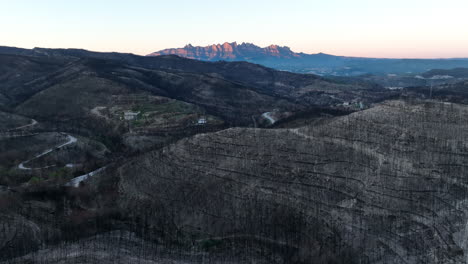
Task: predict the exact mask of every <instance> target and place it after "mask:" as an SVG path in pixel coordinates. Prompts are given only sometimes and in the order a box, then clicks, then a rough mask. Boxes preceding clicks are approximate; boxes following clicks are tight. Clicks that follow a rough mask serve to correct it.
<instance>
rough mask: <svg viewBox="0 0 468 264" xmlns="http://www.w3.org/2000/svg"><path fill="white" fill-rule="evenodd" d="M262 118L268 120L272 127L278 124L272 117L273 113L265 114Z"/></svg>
mask: <svg viewBox="0 0 468 264" xmlns="http://www.w3.org/2000/svg"><path fill="white" fill-rule="evenodd" d="M262 116H263V117H264V118H266V119H268V121H270V123H271V124H272V125H273V124H274V123H275V122H276V120H275V119H274V118H273V117H272V116H271V112H266V113H263V114H262Z"/></svg>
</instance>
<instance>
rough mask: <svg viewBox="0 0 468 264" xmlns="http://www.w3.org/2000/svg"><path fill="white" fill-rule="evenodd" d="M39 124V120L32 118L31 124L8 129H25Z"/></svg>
mask: <svg viewBox="0 0 468 264" xmlns="http://www.w3.org/2000/svg"><path fill="white" fill-rule="evenodd" d="M37 124H38V122H37V121H36V120H35V119H31V123H30V124H27V125H24V126H19V127H15V128H11V129H8V131H13V130H20V129H24V128H27V127H31V126H35V125H37Z"/></svg>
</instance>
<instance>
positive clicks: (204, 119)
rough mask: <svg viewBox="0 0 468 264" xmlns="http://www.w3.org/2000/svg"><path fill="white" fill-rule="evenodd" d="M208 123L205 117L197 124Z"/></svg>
mask: <svg viewBox="0 0 468 264" xmlns="http://www.w3.org/2000/svg"><path fill="white" fill-rule="evenodd" d="M206 123H207V121H206V118H204V117H201V118H199V119H198V122H197V124H199V125H204V124H206Z"/></svg>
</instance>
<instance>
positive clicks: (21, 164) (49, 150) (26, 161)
mask: <svg viewBox="0 0 468 264" xmlns="http://www.w3.org/2000/svg"><path fill="white" fill-rule="evenodd" d="M76 141H78V139H77V138H76V137H74V136H72V135H68V141H67V142H65V143H63V144H61V145H58V146H56V147H53V148H50V149H47V150H45V151H44V152H42V153H41V154H38V155H36V156H35V157H33V158H32V159H29V160H25V161H23V162H21V163H20V164H19V165H18V169H20V170H35V169H46V168H50V167H54V165H52V166H46V167H41V168H29V167H26V166H25V164H26V163H28V162H30V161H32V160H35V159H37V158H40V157H42V156H44V155H47V154H49V153H50V152H52V151H54V150H57V149H59V148H63V147H65V146H67V145H70V144H73V143H75V142H76Z"/></svg>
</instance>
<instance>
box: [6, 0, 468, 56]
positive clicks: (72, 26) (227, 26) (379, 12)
mask: <svg viewBox="0 0 468 264" xmlns="http://www.w3.org/2000/svg"><path fill="white" fill-rule="evenodd" d="M0 3H3V8H2V11H1V12H2V15H1V16H0V22H1V23H2V25H6V26H2V28H1V29H0V34H1V35H2V40H1V43H0V45H3V46H14V47H21V48H33V47H43V48H79V49H87V50H93V51H103V52H112V51H113V52H126V53H134V54H138V55H147V54H149V53H151V52H155V51H158V50H162V49H166V48H180V47H183V46H185V45H187V44H189V43H190V44H192V45H194V46H207V45H212V44H218V43H219V44H222V43H224V42H234V41H236V42H237V43H242V42H249V43H253V44H255V45H258V46H261V47H265V46H268V45H271V44H276V45H280V46H288V47H290V48H291V49H292V50H293V51H295V52H304V53H308V54H315V53H320V52H323V53H327V54H333V55H342V56H353V57H372V58H468V37H467V36H466V34H463V32H464V30H465V29H466V28H468V20H466V19H464V12H465V10H468V2H466V1H461V0H449V1H445V2H444V5H441V4H440V1H435V0H429V1H422V0H414V1H411V3H408V1H403V0H396V1H369V0H358V1H352V3H351V2H350V1H343V0H331V1H327V2H326V3H325V2H323V1H303V0H296V1H290V2H287V3H285V2H283V1H255V2H253V1H245V0H241V1H236V2H235V3H223V4H219V3H218V2H216V1H212V0H204V1H197V2H193V1H188V0H181V1H177V2H171V3H168V2H160V1H147V0H140V1H132V2H131V3H129V2H125V1H108V0H103V1H99V2H93V1H89V0H85V1H80V2H75V3H69V2H63V1H58V0H47V1H41V2H40V3H39V2H37V1H27V0H19V1H15V2H11V1H4V0H0Z"/></svg>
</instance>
